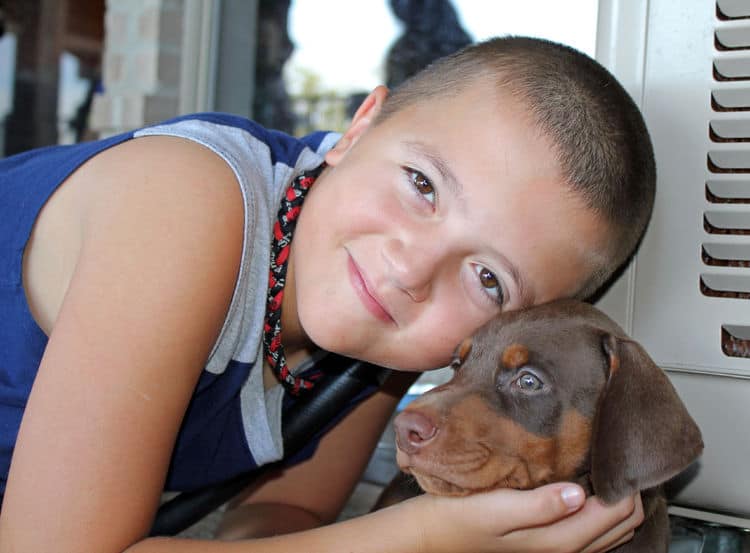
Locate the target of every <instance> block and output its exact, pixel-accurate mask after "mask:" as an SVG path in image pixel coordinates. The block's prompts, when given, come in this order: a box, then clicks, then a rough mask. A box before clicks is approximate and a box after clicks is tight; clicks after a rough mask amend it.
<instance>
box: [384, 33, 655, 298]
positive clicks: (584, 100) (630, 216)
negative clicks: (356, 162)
mask: <svg viewBox="0 0 750 553" xmlns="http://www.w3.org/2000/svg"><path fill="white" fill-rule="evenodd" d="M479 79H482V80H485V79H487V80H489V81H490V82H492V83H494V86H495V87H496V89H497V90H498V91H500V92H508V91H510V93H511V94H512V95H513V96H515V97H516V98H518V99H519V100H520V101H521V102H522V104H524V105H526V106H527V107H528V108H529V111H530V115H531V119H532V121H533V122H534V123H535V124H536V125H538V127H539V129H540V130H541V131H542V132H543V133H544V134H545V135H546V136H547V137H549V138H550V139H551V141H552V143H553V144H554V148H555V149H556V152H555V153H556V157H557V160H558V163H559V164H560V168H561V171H562V173H563V176H564V178H565V179H566V181H567V184H568V185H569V186H570V187H571V189H572V190H573V191H574V192H575V193H577V194H578V195H579V196H580V197H581V198H582V199H583V201H584V202H585V204H586V205H587V206H588V207H589V208H590V209H592V210H593V211H594V212H595V213H596V214H597V215H598V216H599V217H601V218H602V220H604V221H605V222H606V223H607V224H608V226H609V229H610V232H609V236H608V238H609V240H608V245H607V246H606V249H605V251H604V252H602V253H603V254H604V259H599V260H598V261H597V262H596V263H595V267H594V270H593V273H592V275H590V277H589V279H588V281H586V282H584V283H582V286H581V288H580V289H579V291H578V293H577V294H576V296H577V297H580V298H587V297H590V296H591V295H592V294H594V293H595V292H596V291H597V290H598V289H599V288H600V287H601V286H602V285H603V284H604V283H605V282H606V281H607V280H608V279H609V278H610V277H611V276H612V274H613V273H614V272H615V271H616V270H617V269H618V268H620V267H621V266H623V265H624V264H625V263H626V262H627V261H628V260H629V259H630V257H631V256H632V254H633V253H634V252H635V250H636V248H637V246H638V243H639V242H640V240H641V238H642V236H643V233H644V232H645V229H646V226H647V224H648V221H649V219H650V217H651V211H652V209H653V203H654V194H655V188H656V164H655V161H654V153H653V147H652V145H651V139H650V137H649V134H648V130H647V129H646V124H645V122H644V120H643V116H642V115H641V112H640V111H639V109H638V107H637V106H636V105H635V103H634V102H633V100H632V99H631V97H630V96H629V95H628V93H627V92H626V91H625V89H624V88H623V87H622V86H621V85H620V83H618V82H617V80H616V79H615V78H614V76H612V74H610V73H609V71H607V70H606V69H605V68H604V67H603V66H602V65H601V64H599V63H598V62H596V61H595V60H593V59H592V58H590V57H589V56H587V55H585V54H583V53H581V52H579V51H577V50H575V49H573V48H570V47H568V46H565V45H562V44H557V43H555V42H551V41H548V40H543V39H537V38H529V37H518V36H507V37H499V38H494V39H490V40H487V41H485V42H481V43H478V44H473V45H470V46H468V47H466V48H464V49H462V50H460V51H458V52H456V53H455V54H451V55H449V56H446V57H444V58H442V59H440V60H438V61H436V62H434V63H433V64H431V65H429V66H428V67H427V68H425V69H423V70H422V71H421V72H420V73H418V74H416V75H414V76H413V77H412V78H410V79H409V80H407V81H405V82H404V83H403V84H401V85H400V86H399V87H398V88H396V89H395V90H394V91H393V92H392V94H391V95H390V97H389V98H388V100H387V101H386V102H385V104H384V106H383V108H382V110H381V112H380V114H379V116H378V118H377V120H376V123H377V122H381V121H383V120H385V119H387V118H388V117H390V116H391V115H392V114H394V113H395V112H397V111H400V110H402V109H403V108H405V107H407V106H409V105H412V104H416V103H419V102H421V101H424V100H425V99H430V98H434V97H436V96H452V95H453V96H455V95H457V94H460V93H461V92H462V91H464V90H465V89H466V88H467V86H469V85H471V84H473V83H476V82H477V81H478V80H479ZM592 253H593V252H592ZM599 257H601V256H599Z"/></svg>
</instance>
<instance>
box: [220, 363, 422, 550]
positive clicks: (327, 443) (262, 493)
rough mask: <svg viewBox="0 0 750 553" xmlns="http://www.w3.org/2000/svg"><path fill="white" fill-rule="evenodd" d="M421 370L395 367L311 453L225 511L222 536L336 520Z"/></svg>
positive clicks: (286, 529) (237, 536)
mask: <svg viewBox="0 0 750 553" xmlns="http://www.w3.org/2000/svg"><path fill="white" fill-rule="evenodd" d="M418 376H419V373H403V372H394V373H393V374H392V375H391V376H390V377H389V378H388V381H387V382H386V383H385V384H384V386H383V388H382V389H381V390H379V391H378V392H376V393H375V394H374V395H373V396H372V397H370V398H368V399H367V400H366V401H364V402H362V403H361V404H360V405H358V406H357V407H356V408H355V409H354V410H352V412H351V413H349V414H348V415H347V416H346V417H345V418H344V419H343V420H342V421H341V422H340V423H339V424H338V425H337V426H336V427H335V428H334V429H332V430H331V431H330V432H328V433H327V434H326V435H325V436H324V437H323V438H322V439H321V441H320V444H319V446H318V448H317V450H316V451H315V454H314V455H313V456H312V457H311V458H310V459H308V460H306V461H304V462H302V463H300V464H298V465H295V466H292V467H290V468H287V469H284V470H281V471H278V472H277V473H275V474H273V475H270V476H269V477H267V478H264V479H263V481H262V483H260V484H259V485H254V486H253V490H252V491H251V492H250V493H249V494H248V495H247V497H245V498H244V499H243V501H242V502H241V504H239V505H236V506H234V508H232V509H229V510H228V511H227V512H226V513H225V516H224V519H223V520H222V523H221V527H220V532H219V537H220V538H222V539H240V538H250V537H263V536H268V535H275V534H280V533H288V532H293V531H298V530H306V529H309V528H313V527H316V526H320V525H321V524H328V523H330V522H333V521H334V520H336V517H337V516H338V515H339V513H340V511H341V509H342V507H343V506H344V504H345V502H346V501H347V499H348V498H349V496H350V495H351V492H352V490H353V489H354V487H355V485H356V484H357V482H358V480H359V478H360V476H361V474H362V473H363V472H364V469H365V467H366V466H367V462H368V461H369V459H370V456H371V455H372V451H373V450H374V449H375V446H376V445H377V442H378V439H379V438H380V436H381V435H382V433H383V430H384V429H385V427H386V425H387V424H388V422H389V420H390V417H391V415H392V414H393V412H394V410H395V409H396V406H397V405H398V402H399V400H400V399H401V397H402V396H403V395H404V394H405V393H406V391H407V390H408V389H409V386H411V384H412V383H413V382H414V381H415V380H416V378H417V377H418Z"/></svg>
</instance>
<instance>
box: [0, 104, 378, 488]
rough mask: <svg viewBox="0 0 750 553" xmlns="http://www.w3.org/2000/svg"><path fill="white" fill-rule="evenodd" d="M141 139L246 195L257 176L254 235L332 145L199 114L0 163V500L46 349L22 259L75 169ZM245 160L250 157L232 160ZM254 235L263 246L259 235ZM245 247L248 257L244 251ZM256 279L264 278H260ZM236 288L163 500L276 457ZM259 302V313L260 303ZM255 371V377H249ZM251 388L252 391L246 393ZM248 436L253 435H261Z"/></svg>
mask: <svg viewBox="0 0 750 553" xmlns="http://www.w3.org/2000/svg"><path fill="white" fill-rule="evenodd" d="M206 128H208V131H206V130H205V129H206ZM175 129H176V130H175ZM185 129H187V130H185ZM149 134H151V135H153V134H173V135H177V136H184V137H186V138H189V139H192V140H195V141H197V142H200V143H202V144H204V145H206V146H208V147H210V148H212V149H213V150H214V151H215V152H217V153H219V155H221V156H222V157H224V159H225V160H226V161H227V162H228V163H230V165H232V168H233V170H234V172H235V175H236V176H237V177H238V180H240V181H242V182H246V181H252V185H253V186H257V185H258V183H257V182H256V181H257V180H258V178H259V175H261V176H262V177H263V180H264V182H263V184H262V186H267V187H268V188H269V190H271V191H272V192H271V193H270V195H269V199H268V201H267V203H268V205H267V206H266V207H262V206H261V207H262V208H258V207H257V206H256V205H254V206H253V207H252V209H254V210H256V211H255V212H254V213H255V217H256V218H257V219H258V221H259V222H258V223H257V224H259V225H260V226H259V228H261V230H263V229H264V228H265V226H266V221H265V220H266V219H267V218H268V214H267V213H266V211H269V209H268V208H270V207H271V205H272V204H273V206H275V205H278V201H277V200H278V198H279V197H280V196H279V194H280V193H282V192H281V191H283V190H285V189H286V186H287V185H288V182H289V181H290V180H291V178H293V176H295V175H296V173H297V172H298V171H299V170H302V169H310V168H312V167H314V166H315V164H317V163H319V162H320V161H321V160H322V157H321V152H323V151H325V150H326V149H327V148H329V147H331V146H332V145H333V142H334V141H335V137H333V140H332V135H331V134H328V133H322V132H321V133H314V134H313V135H309V136H307V137H304V138H302V139H296V138H292V137H289V136H287V135H284V134H282V133H278V132H276V131H269V130H266V129H263V128H262V127H260V126H258V125H256V124H255V123H253V122H251V121H249V120H247V119H243V118H240V117H236V116H231V115H227V114H216V113H207V114H196V115H191V116H185V117H179V118H176V119H173V120H170V121H167V122H165V123H164V124H162V125H159V126H156V127H153V128H147V129H141V130H139V131H134V132H128V133H124V134H120V135H117V136H113V137H110V138H107V139H104V140H99V141H95V142H89V143H81V144H76V145H70V146H52V147H48V148H41V149H37V150H32V151H29V152H25V153H22V154H18V155H15V156H12V157H9V158H6V159H3V160H0V494H2V493H3V492H4V490H5V484H6V479H7V476H8V470H9V467H10V460H11V456H12V453H13V448H14V445H15V441H16V437H17V434H18V429H19V425H20V423H21V418H22V416H23V412H24V408H25V405H26V401H27V399H28V397H29V393H30V392H31V387H32V385H33V383H34V378H35V376H36V373H37V369H38V367H39V363H40V361H41V358H42V354H43V353H44V348H45V347H46V344H47V337H46V336H45V334H44V332H43V331H42V330H41V329H40V328H39V326H38V325H37V324H36V322H35V320H34V319H33V317H32V315H31V312H30V309H29V306H28V303H27V301H26V296H25V293H24V289H23V282H22V259H23V252H24V248H25V246H26V243H27V241H28V239H29V236H30V234H31V231H32V228H33V226H34V223H35V221H36V219H37V216H38V214H39V212H40V210H41V209H42V207H43V206H44V203H45V202H46V201H47V199H48V198H49V197H50V196H51V194H52V193H53V192H54V191H55V190H56V189H57V187H58V186H59V185H60V184H61V183H62V182H63V181H64V180H65V179H66V178H67V177H68V176H69V175H70V174H71V173H72V172H73V171H74V170H75V169H76V168H78V167H79V166H80V165H82V164H83V163H84V162H86V161H87V160H88V159H90V158H91V157H93V156H95V155H96V154H98V153H100V152H102V151H103V150H105V149H107V148H110V147H112V146H114V145H117V144H120V143H122V142H124V141H126V140H130V139H132V138H134V137H137V136H143V135H149ZM217 137H218V138H217ZM214 142H215V143H214ZM251 151H252V152H253V155H254V156H255V157H252V158H251V159H250V158H249V159H246V160H244V161H243V160H239V161H237V160H236V158H238V157H243V156H244V152H248V155H249V153H250V152H251ZM237 152H239V153H237ZM259 156H260V157H259ZM243 164H244V165H243ZM256 165H263V166H264V167H263V169H262V170H261V171H260V172H259V173H258V174H253V175H252V178H247V177H246V175H242V174H241V173H242V171H243V167H245V168H252V170H253V171H255V170H256V167H255V166H256ZM305 165H306V166H305ZM241 186H243V196H248V195H249V196H253V194H254V191H253V190H245V187H246V185H245V184H241ZM263 193H264V194H267V193H268V192H267V191H263ZM261 196H262V194H261ZM261 199H262V198H261ZM246 200H247V198H246ZM253 200H254V201H255V203H256V204H257V203H262V202H258V201H257V198H253ZM248 205H250V204H249V203H248ZM247 209H249V208H248V207H247V206H246V210H247ZM258 209H260V211H258ZM273 214H274V215H275V211H274V213H273ZM248 217H249V216H248V214H247V213H246V221H247V219H248ZM260 223H263V224H260ZM254 230H255V229H248V228H247V222H246V235H247V233H248V232H252V233H253V234H252V236H256V233H255V232H254ZM264 232H265V231H264ZM260 235H261V236H264V234H263V232H260ZM269 245H270V240H269V241H268V244H261V245H257V244H256V245H255V246H256V248H255V250H253V251H254V252H255V253H252V254H250V253H248V254H247V255H248V256H252V257H254V258H255V257H261V258H263V259H264V261H263V262H264V263H267V259H268V255H267V253H266V252H267V248H268V247H269ZM246 246H247V248H252V247H253V244H246ZM247 248H246V253H247V251H249V250H248V249H247ZM244 256H245V254H244V253H243V262H242V263H243V266H247V267H248V269H247V271H246V272H247V273H248V274H249V276H248V278H249V279H250V278H251V277H252V275H253V274H254V273H257V272H258V270H257V269H253V267H254V265H253V263H251V260H250V259H247V260H245V259H244ZM263 256H265V257H263ZM254 262H255V263H256V265H257V264H258V263H259V262H258V261H257V260H255V261H254ZM266 274H267V269H266V270H265V271H264V272H263V275H264V276H263V278H266V277H265V275H266ZM243 286H244V287H243ZM243 286H240V283H239V282H238V286H237V287H236V289H235V298H233V301H232V306H231V308H230V313H229V314H228V315H227V320H226V321H225V325H224V329H223V330H222V334H221V337H220V339H219V341H218V342H217V345H216V346H215V347H214V351H213V352H212V356H211V358H210V360H209V362H208V363H207V367H206V369H205V370H204V372H203V373H202V374H201V377H200V379H199V382H198V384H197V386H196V388H195V391H194V394H193V398H192V400H191V403H190V405H189V407H188V410H187V412H186V414H185V417H184V420H183V424H182V427H181V429H180V431H179V434H178V437H177V442H176V445H175V447H174V450H173V454H172V459H171V464H170V468H169V473H168V475H167V483H166V489H168V490H191V489H195V488H198V487H201V486H205V485H208V484H211V483H215V482H219V481H222V480H225V479H227V478H230V477H232V476H235V475H237V474H239V473H241V472H246V471H248V470H252V469H254V468H256V467H258V466H259V465H261V464H264V463H267V462H271V461H275V460H278V459H279V458H281V457H282V453H283V452H282V451H281V450H278V447H276V448H275V449H274V447H273V441H274V440H276V441H278V439H279V436H278V435H279V433H280V428H274V424H276V425H277V426H278V425H280V422H279V421H278V420H276V419H280V416H281V412H279V413H277V416H276V419H274V416H272V415H269V416H268V420H266V419H265V418H264V417H265V411H266V410H267V409H268V407H267V406H265V407H264V405H263V403H264V400H263V391H262V371H261V370H260V369H261V367H262V365H261V364H259V363H258V362H257V361H258V359H259V356H258V354H257V350H258V348H259V347H260V345H259V340H256V334H257V335H258V336H259V334H260V329H259V328H255V327H256V326H258V324H257V319H258V316H259V315H258V312H259V308H258V307H257V306H256V305H251V304H252V302H251V301H249V300H248V299H247V298H243V297H242V296H243V295H246V296H252V295H253V294H252V293H251V292H253V291H255V295H257V290H255V289H254V288H253V286H254V285H253V284H252V283H251V284H250V285H249V288H248V287H247V286H248V285H243ZM256 288H257V286H256ZM248 290H249V291H250V292H248ZM262 296H263V297H261V299H260V301H261V303H262V304H263V303H264V299H265V297H264V296H265V294H262ZM250 299H252V298H250ZM250 315H253V316H252V317H251V316H250ZM260 315H262V313H260ZM253 317H254V318H253ZM247 320H251V321H255V322H253V324H252V325H251V326H250V327H247V326H243V325H246V324H247V323H246V321H247ZM237 321H241V323H240V322H237ZM256 342H258V343H256ZM256 366H257V367H258V369H259V370H253V368H254V367H256ZM253 380H254V381H255V384H253V385H252V386H251V385H250V384H252V382H251V381H253ZM258 382H260V383H261V389H260V390H258V389H257V388H258V386H257V383H258ZM373 392H374V388H370V389H368V390H367V391H366V392H364V393H363V394H361V395H360V396H359V397H357V398H353V400H352V402H351V403H350V405H349V406H347V407H346V408H345V409H344V410H343V411H342V412H341V414H340V416H339V417H338V418H337V419H340V418H341V417H343V416H344V414H345V413H346V412H348V411H349V410H350V409H351V408H353V407H354V405H356V404H357V403H358V402H359V401H361V400H363V399H364V398H365V397H367V396H369V395H371V394H372V393H373ZM281 394H283V392H282V393H277V394H276V396H275V397H276V403H277V404H279V406H278V410H279V411H283V410H284V409H286V408H288V407H290V406H291V405H292V403H293V401H294V400H293V399H292V398H290V397H286V396H283V395H281ZM258 398H260V399H258ZM259 402H260V403H259ZM274 421H275V422H274ZM256 427H261V428H262V429H263V430H262V432H260V433H259V431H258V430H257V428H256ZM268 427H270V429H269V428H268ZM329 428H330V427H329ZM321 434H322V433H321ZM271 435H273V436H271ZM259 436H260V437H259ZM269 436H270V437H269ZM272 438H273V439H272ZM319 439H320V435H318V436H311V439H310V443H309V445H308V447H307V448H305V450H303V451H302V452H300V453H299V454H297V455H295V457H294V458H293V459H285V462H288V463H294V462H299V461H301V460H303V459H305V458H307V457H309V456H310V455H312V453H313V452H314V450H315V447H316V446H317V443H318V440H319ZM269 441H270V445H269V443H268V442H269ZM133 454H134V455H137V454H138V452H133Z"/></svg>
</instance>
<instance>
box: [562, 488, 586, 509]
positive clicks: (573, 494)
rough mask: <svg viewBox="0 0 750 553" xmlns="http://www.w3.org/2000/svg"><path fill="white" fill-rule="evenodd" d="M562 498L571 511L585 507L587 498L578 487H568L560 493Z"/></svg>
mask: <svg viewBox="0 0 750 553" xmlns="http://www.w3.org/2000/svg"><path fill="white" fill-rule="evenodd" d="M560 497H562V500H563V503H565V505H567V506H568V508H570V509H574V508H576V507H580V506H581V505H583V502H584V500H585V499H586V497H585V496H584V494H583V490H582V489H581V488H579V487H578V486H566V487H564V488H563V489H562V490H561V491H560Z"/></svg>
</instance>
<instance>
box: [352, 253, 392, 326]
mask: <svg viewBox="0 0 750 553" xmlns="http://www.w3.org/2000/svg"><path fill="white" fill-rule="evenodd" d="M348 269H349V280H350V281H351V283H352V286H353V287H354V290H355V291H356V292H357V296H359V299H360V301H361V302H362V304H363V305H364V306H365V308H366V309H367V310H368V311H369V312H370V313H372V314H373V315H374V316H375V317H376V318H377V319H380V320H381V321H383V322H386V323H394V322H395V321H394V320H393V317H391V315H390V314H389V313H388V311H386V310H385V308H384V307H383V305H382V304H381V303H380V301H379V300H378V299H377V298H376V297H375V296H373V295H372V293H371V292H370V290H369V288H368V287H367V281H366V280H365V278H364V276H363V275H362V272H361V271H360V270H359V267H358V266H357V264H356V263H355V262H354V259H352V256H351V255H349V262H348Z"/></svg>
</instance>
